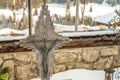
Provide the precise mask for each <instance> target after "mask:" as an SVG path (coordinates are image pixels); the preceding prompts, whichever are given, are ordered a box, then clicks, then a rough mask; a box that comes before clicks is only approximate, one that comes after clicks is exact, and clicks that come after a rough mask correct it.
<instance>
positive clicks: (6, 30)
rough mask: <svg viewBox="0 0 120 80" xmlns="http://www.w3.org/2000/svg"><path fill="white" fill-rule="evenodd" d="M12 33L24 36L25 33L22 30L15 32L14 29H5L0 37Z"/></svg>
mask: <svg viewBox="0 0 120 80" xmlns="http://www.w3.org/2000/svg"><path fill="white" fill-rule="evenodd" d="M11 33H18V34H22V33H23V32H22V31H20V30H14V29H10V28H4V29H1V30H0V35H2V34H11Z"/></svg>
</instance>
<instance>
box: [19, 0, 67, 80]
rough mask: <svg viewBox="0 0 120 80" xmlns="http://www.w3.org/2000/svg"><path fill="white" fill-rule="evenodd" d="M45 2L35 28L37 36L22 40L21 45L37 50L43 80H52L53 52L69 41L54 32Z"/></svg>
mask: <svg viewBox="0 0 120 80" xmlns="http://www.w3.org/2000/svg"><path fill="white" fill-rule="evenodd" d="M43 1H44V5H43V6H42V10H41V12H40V16H39V18H38V22H37V25H36V27H35V34H34V35H32V36H29V37H27V38H26V39H23V40H21V42H20V43H21V44H22V45H23V46H24V47H27V48H32V49H36V53H37V57H38V67H39V71H40V75H41V80H50V75H51V72H52V71H51V69H52V62H53V61H52V60H53V50H54V49H55V48H57V47H58V46H59V45H61V44H63V43H65V42H66V40H67V39H66V38H63V37H62V36H60V35H58V34H57V33H55V32H54V28H53V23H52V21H51V17H50V11H48V6H47V5H45V1H46V0H43Z"/></svg>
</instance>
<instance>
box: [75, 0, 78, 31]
mask: <svg viewBox="0 0 120 80" xmlns="http://www.w3.org/2000/svg"><path fill="white" fill-rule="evenodd" d="M78 24H79V0H76V18H75V31H77V28H78Z"/></svg>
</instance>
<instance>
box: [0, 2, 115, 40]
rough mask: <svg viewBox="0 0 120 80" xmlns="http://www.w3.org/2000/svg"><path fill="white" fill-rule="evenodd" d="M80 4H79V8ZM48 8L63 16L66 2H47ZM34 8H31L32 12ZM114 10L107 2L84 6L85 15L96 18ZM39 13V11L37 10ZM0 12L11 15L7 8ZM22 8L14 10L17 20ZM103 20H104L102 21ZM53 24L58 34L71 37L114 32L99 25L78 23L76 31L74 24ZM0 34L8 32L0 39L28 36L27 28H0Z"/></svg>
mask: <svg viewBox="0 0 120 80" xmlns="http://www.w3.org/2000/svg"><path fill="white" fill-rule="evenodd" d="M91 5H92V9H93V11H92V12H89V9H90V6H91ZM81 6H82V4H80V8H79V9H81ZM75 8H76V7H75V6H71V8H70V11H71V15H72V16H75V12H76V9H75ZM48 9H49V10H50V15H54V14H58V16H65V13H66V4H48ZM34 10H35V9H33V10H32V13H33V11H34ZM40 10H41V7H40V8H38V11H40ZM114 10H115V7H111V6H109V5H107V4H105V3H104V4H101V5H100V4H96V3H89V4H87V5H86V8H85V15H86V16H91V17H92V18H96V17H99V16H103V15H105V14H107V13H110V12H113V11H114ZM27 12H28V10H26V11H25V14H26V15H28V13H27ZM38 13H40V12H38ZM0 14H4V15H5V16H9V15H10V16H13V12H12V11H11V10H9V9H4V10H3V9H0ZM22 14H23V9H20V10H17V11H16V17H17V20H20V19H21V18H22ZM79 15H80V17H81V10H79ZM32 19H33V24H34V25H35V23H36V21H37V20H38V16H33V18H32ZM104 22H105V21H104ZM54 25H55V31H56V32H58V33H59V35H62V36H66V37H72V36H95V35H105V34H115V32H114V31H110V30H109V29H104V30H103V29H102V27H100V26H92V27H91V26H84V25H79V26H78V32H74V31H75V26H74V25H70V26H67V25H60V24H54ZM87 31H88V32H87ZM11 32H14V33H18V34H20V33H21V34H25V36H15V37H13V36H10V35H9V34H10V33H11ZM2 34H8V36H5V37H4V36H0V40H14V39H22V38H25V37H27V36H28V30H23V31H15V30H11V29H2V30H0V35H2Z"/></svg>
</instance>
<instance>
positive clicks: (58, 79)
mask: <svg viewBox="0 0 120 80" xmlns="http://www.w3.org/2000/svg"><path fill="white" fill-rule="evenodd" d="M104 79H105V72H104V71H97V70H84V69H74V70H68V71H64V72H60V73H56V74H54V75H53V76H52V77H51V80H104ZM31 80H41V79H31Z"/></svg>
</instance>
